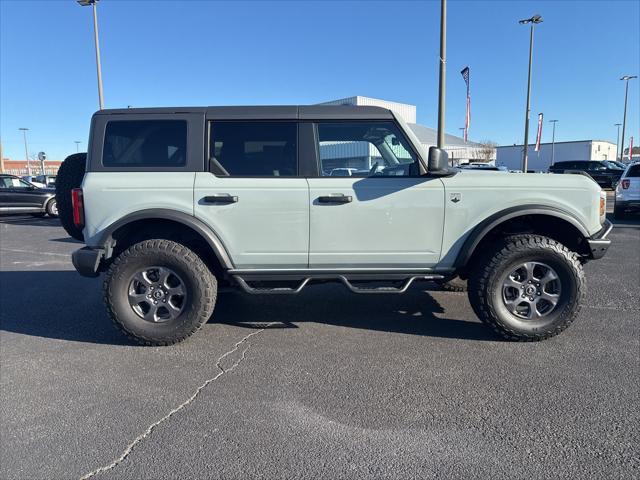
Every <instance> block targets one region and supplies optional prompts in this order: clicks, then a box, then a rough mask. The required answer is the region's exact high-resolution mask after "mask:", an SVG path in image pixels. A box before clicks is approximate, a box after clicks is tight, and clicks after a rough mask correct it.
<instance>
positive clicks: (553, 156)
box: [549, 120, 558, 165]
mask: <svg viewBox="0 0 640 480" xmlns="http://www.w3.org/2000/svg"><path fill="white" fill-rule="evenodd" d="M549 123H553V133H552V134H551V165H553V164H554V163H555V161H556V123H558V120H549Z"/></svg>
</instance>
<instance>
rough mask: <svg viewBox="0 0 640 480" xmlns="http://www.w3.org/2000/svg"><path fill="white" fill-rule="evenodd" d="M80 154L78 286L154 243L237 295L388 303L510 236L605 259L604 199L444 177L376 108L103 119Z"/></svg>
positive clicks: (167, 112) (585, 188) (576, 187)
mask: <svg viewBox="0 0 640 480" xmlns="http://www.w3.org/2000/svg"><path fill="white" fill-rule="evenodd" d="M89 145H90V147H89V153H88V158H87V169H86V173H85V175H84V180H83V182H82V186H81V187H82V196H83V212H82V214H83V219H82V222H81V223H82V227H83V229H84V230H83V235H84V239H85V242H86V244H87V247H85V248H84V249H81V250H79V251H78V252H76V253H75V254H74V264H75V265H76V268H77V270H78V271H79V272H80V273H81V274H84V275H88V276H95V275H97V274H99V272H101V271H105V270H107V269H109V268H111V267H112V265H113V264H114V259H117V258H118V257H119V256H122V254H123V253H124V252H125V251H127V249H129V248H131V247H132V246H133V245H135V244H138V243H140V242H141V241H145V240H149V239H154V238H162V239H167V240H171V241H175V242H176V243H178V244H181V245H184V246H186V247H189V248H190V249H191V250H192V251H194V252H195V253H196V254H197V256H198V257H199V258H200V259H201V260H202V261H203V262H204V264H205V265H206V267H207V269H208V270H209V271H210V272H211V274H212V275H213V276H214V277H215V278H216V280H217V283H220V282H225V283H228V284H229V285H234V286H238V287H240V288H242V289H243V290H244V291H246V292H249V293H295V292H298V291H300V290H301V289H302V288H304V287H305V286H306V285H308V284H309V283H313V281H314V280H322V281H326V280H337V281H341V282H343V283H344V284H345V285H346V286H348V287H349V288H350V289H351V290H352V291H354V292H357V293H393V292H402V291H404V290H406V289H407V288H408V287H409V285H410V284H411V283H412V282H414V281H416V280H437V281H445V280H447V279H449V278H452V277H454V276H456V275H459V276H461V277H463V278H468V277H471V276H473V272H474V269H475V268H476V267H477V264H478V262H479V261H480V260H479V259H480V258H481V257H483V256H484V255H485V254H486V253H488V252H491V251H493V249H494V247H495V245H496V242H497V241H498V240H500V241H502V240H503V239H505V238H507V237H509V236H512V235H516V234H520V235H540V236H542V237H544V238H548V239H552V240H553V241H554V242H557V243H558V244H561V245H562V246H563V247H564V248H566V249H567V251H568V252H571V255H572V258H573V259H574V260H575V261H576V262H578V263H580V262H584V261H587V260H588V259H591V258H599V257H600V256H602V255H603V254H604V252H605V251H606V248H607V246H608V244H609V241H608V240H607V239H606V238H605V237H606V234H607V233H608V230H609V226H608V225H607V223H606V220H605V218H604V198H605V197H604V195H603V193H602V191H601V190H600V188H599V187H598V185H597V184H595V183H594V182H593V181H592V180H590V179H589V178H587V177H584V176H579V175H535V174H516V173H509V174H506V173H503V172H495V173H492V172H474V171H472V170H467V171H459V170H455V169H449V168H448V167H446V165H443V164H442V162H440V164H438V162H437V161H433V162H431V161H430V158H429V155H430V153H429V152H427V151H425V149H424V147H423V146H422V145H421V144H420V142H419V141H418V140H417V138H416V137H415V135H414V134H413V133H412V131H411V129H410V128H408V127H407V126H406V125H405V124H404V122H403V121H402V120H401V119H400V118H399V117H397V116H396V115H395V114H394V113H393V112H392V111H390V110H386V109H382V108H379V107H346V106H344V107H343V106H309V107H306V106H300V107H296V106H293V107H204V108H173V109H127V110H104V111H100V112H97V113H96V114H95V115H94V117H93V119H92V126H91V139H90V143H89ZM336 169H340V170H345V171H349V172H350V173H351V175H350V176H338V175H332V174H331V172H332V171H335V170H336ZM181 239H184V241H181ZM485 263H486V262H485ZM574 263H575V262H574ZM554 271H555V270H554ZM185 275H187V274H186V273H185ZM532 275H533V274H532ZM110 278H112V277H110ZM176 278H177V277H176ZM531 278H535V277H533V276H532V277H531ZM128 281H130V280H128ZM373 281H375V282H377V283H376V285H378V286H375V287H373V288H369V287H368V284H369V282H373ZM385 281H386V282H389V284H388V285H384V286H382V287H380V286H379V282H385ZM187 283H188V282H187ZM265 285H266V286H265ZM129 287H130V286H129ZM505 288H506V287H505ZM129 290H131V288H129ZM542 293H544V292H542ZM558 295H560V294H558ZM507 297H508V295H507ZM527 298H528V297H527ZM187 301H188V300H187ZM550 302H551V301H550ZM129 303H131V302H129ZM133 307H135V305H134V306H133ZM518 308H520V307H518ZM531 308H533V307H531ZM531 308H530V310H528V315H534V314H537V313H539V312H537V311H535V312H534V311H533V310H535V308H534V309H533V310H531ZM134 310H135V308H134ZM183 310H184V306H183ZM111 311H112V313H113V311H114V308H113V306H112V307H111ZM514 311H515V312H516V313H515V316H516V317H518V313H517V309H516V310H514ZM520 311H522V308H520ZM141 312H142V314H144V312H145V309H144V308H143V309H142V310H139V311H138V314H139V316H140V314H141ZM512 313H513V312H512ZM525 314H526V312H525ZM115 315H116V316H117V313H116V314H115ZM142 316H143V317H144V315H142ZM170 320H171V321H174V320H175V321H177V320H176V319H170ZM125 323H126V322H125ZM152 323H153V322H152ZM161 323H162V322H161ZM145 327H147V326H146V325H145ZM124 329H125V330H126V331H127V333H129V334H131V335H133V336H134V337H140V335H138V334H137V333H132V330H131V327H124ZM536 331H537V330H536V329H534V330H533V333H531V332H530V331H527V332H528V333H527V334H526V335H528V336H531V337H532V338H533V337H535V338H534V339H537V337H536V334H535V332H536ZM540 331H541V332H543V333H542V334H541V336H542V337H546V336H549V333H548V330H545V329H544V328H542V329H540ZM501 333H503V332H501ZM510 335H511V336H512V337H518V335H519V334H518V333H517V332H516V333H513V332H511V334H510ZM144 338H146V339H147V340H145V341H146V342H147V343H149V340H148V338H150V337H144ZM527 338H528V337H527ZM180 339H181V338H180ZM180 339H178V340H180ZM151 342H152V343H153V341H151ZM160 343H162V342H160ZM164 343H172V342H170V341H165V342H164Z"/></svg>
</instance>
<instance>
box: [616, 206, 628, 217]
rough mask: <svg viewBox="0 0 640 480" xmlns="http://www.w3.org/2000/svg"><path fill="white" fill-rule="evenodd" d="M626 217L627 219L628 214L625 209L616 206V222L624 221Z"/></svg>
mask: <svg viewBox="0 0 640 480" xmlns="http://www.w3.org/2000/svg"><path fill="white" fill-rule="evenodd" d="M626 217H627V214H626V213H625V211H624V209H623V208H620V207H618V206H617V205H614V207H613V218H615V219H616V220H624V219H625V218H626Z"/></svg>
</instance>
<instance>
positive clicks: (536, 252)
mask: <svg viewBox="0 0 640 480" xmlns="http://www.w3.org/2000/svg"><path fill="white" fill-rule="evenodd" d="M530 261H531V262H543V263H546V264H548V265H550V266H551V267H552V268H554V270H555V271H556V272H557V274H558V276H559V277H560V282H561V286H562V289H561V292H560V299H559V301H558V304H557V306H556V308H555V309H554V310H553V311H552V312H551V313H549V314H548V316H546V317H543V318H542V319H540V320H522V319H520V318H518V317H517V316H515V315H513V314H512V313H511V312H509V311H508V310H507V309H506V307H505V306H504V302H503V297H502V290H503V289H502V282H503V280H504V278H505V277H506V275H508V274H509V272H510V271H511V269H512V268H514V267H515V266H517V265H518V264H520V263H522V262H530ZM585 292H586V283H585V279H584V272H583V270H582V264H581V263H580V260H579V259H578V256H577V254H576V253H575V252H572V251H571V250H569V249H568V248H567V247H565V246H564V245H562V244H561V243H559V242H557V241H555V240H553V239H551V238H548V237H544V236H540V235H514V236H510V237H506V238H504V239H503V240H502V241H500V242H498V243H497V244H496V246H495V247H494V248H493V249H491V250H490V251H487V252H486V253H485V255H484V256H483V257H481V258H480V259H478V261H477V262H475V265H474V268H473V270H472V272H471V275H470V276H469V292H468V295H469V301H470V303H471V306H472V308H473V310H474V312H475V313H476V315H477V316H478V318H480V320H482V321H483V322H484V323H486V324H487V325H489V326H490V327H491V328H492V329H493V330H494V331H495V332H496V333H497V334H498V335H500V336H502V337H503V338H505V339H508V340H515V341H539V340H544V339H547V338H550V337H553V336H555V335H558V334H559V333H561V332H562V331H563V330H565V329H566V328H567V327H568V326H569V325H570V324H571V323H572V322H573V321H574V320H575V318H576V317H577V315H578V312H579V310H580V304H581V302H582V300H583V298H584V295H585Z"/></svg>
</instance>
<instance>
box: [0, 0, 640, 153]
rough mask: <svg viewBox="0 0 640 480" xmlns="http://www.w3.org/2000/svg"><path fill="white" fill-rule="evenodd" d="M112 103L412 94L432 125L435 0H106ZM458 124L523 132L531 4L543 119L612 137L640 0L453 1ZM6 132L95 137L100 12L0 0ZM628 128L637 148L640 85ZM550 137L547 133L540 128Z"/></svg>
mask: <svg viewBox="0 0 640 480" xmlns="http://www.w3.org/2000/svg"><path fill="white" fill-rule="evenodd" d="M98 11H99V21H100V41H101V47H102V61H103V65H102V66H103V74H104V92H105V104H106V107H107V108H109V107H126V106H127V105H132V106H136V107H138V106H139V107H142V106H172V105H233V104H308V103H316V102H321V101H324V100H330V99H335V98H340V97H346V96H352V95H365V96H371V97H379V98H384V99H388V100H396V101H400V102H407V103H412V104H416V105H417V106H418V121H419V123H423V124H425V125H428V126H435V124H436V116H437V93H438V89H437V85H438V21H439V2H436V1H408V2H403V1H385V2H383V1H381V2H367V1H358V2H346V1H344V2H339V1H324V2H306V1H297V2H296V1H285V2H268V1H262V2H246V3H245V2H240V1H235V2H217V1H215V2H214V1H152V0H148V1H118V0H102V1H101V2H100V4H99V10H98ZM448 13H449V22H448V78H447V131H448V132H449V133H453V134H459V131H458V128H459V127H461V126H462V125H463V122H464V105H465V87H464V82H463V80H462V78H461V76H460V73H459V71H460V70H461V69H462V67H464V66H465V65H470V67H471V87H472V124H471V131H470V138H471V139H472V140H481V139H492V140H495V141H497V142H499V143H500V144H511V143H515V142H519V143H520V142H522V136H523V121H524V105H525V87H526V85H525V84H526V75H527V52H528V42H529V30H528V27H526V26H522V25H518V23H517V20H518V19H521V18H527V17H530V16H531V15H533V14H535V13H540V14H541V15H542V16H543V17H544V23H542V24H541V25H539V26H538V27H537V28H536V42H535V54H534V75H533V95H532V127H531V134H532V135H533V136H534V137H535V123H536V116H537V113H538V112H544V113H545V118H546V119H552V118H556V119H558V120H559V123H558V127H557V134H556V140H557V141H562V140H581V139H608V140H611V141H614V142H615V136H616V134H615V132H616V130H615V127H614V126H613V124H614V123H616V122H620V121H621V120H622V107H623V97H624V85H623V82H621V81H619V80H618V79H619V78H620V76H622V75H623V74H634V75H636V74H640V29H639V28H638V19H639V18H640V2H638V1H637V0H624V1H609V0H607V1H597V0H589V1H587V0H585V1H579V0H574V1H537V2H533V1H483V0H477V1H461V0H458V1H456V0H452V1H450V2H449V12H448ZM0 31H1V33H0V35H1V36H0V75H1V77H0V120H1V124H0V137H1V140H2V143H3V146H4V153H5V157H10V158H24V148H23V144H22V136H21V132H19V131H18V130H17V129H18V127H29V128H30V129H31V131H30V132H29V141H30V149H29V150H30V153H31V152H33V153H36V152H38V151H40V150H44V151H46V152H47V153H48V155H49V158H52V159H56V158H64V157H65V156H66V155H67V154H69V153H72V152H74V151H75V144H74V143H73V141H74V140H82V142H83V143H82V147H81V148H83V149H84V148H86V140H87V135H88V127H89V119H90V117H91V114H92V113H93V112H94V111H95V110H96V109H97V93H96V91H97V88H96V74H95V59H94V47H93V37H92V20H91V9H90V8H83V7H80V6H79V5H77V3H76V2H75V1H73V0H60V1H29V0H20V1H17V0H16V1H12V0H0ZM630 87H631V88H630V89H629V111H628V120H627V125H628V128H627V138H628V137H629V135H631V134H633V135H634V136H635V137H636V139H637V141H636V144H640V118H639V117H640V110H639V103H640V82H638V80H635V81H632V83H631V84H630ZM543 140H544V141H550V140H551V128H550V125H549V124H548V123H547V124H545V131H544V135H543Z"/></svg>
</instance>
